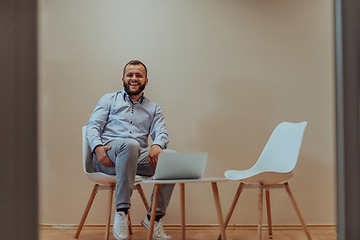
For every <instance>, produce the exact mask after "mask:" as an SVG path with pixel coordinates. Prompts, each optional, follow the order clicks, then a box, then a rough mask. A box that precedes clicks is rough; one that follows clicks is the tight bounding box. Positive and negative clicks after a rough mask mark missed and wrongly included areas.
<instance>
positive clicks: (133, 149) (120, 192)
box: [93, 138, 175, 216]
mask: <svg viewBox="0 0 360 240" xmlns="http://www.w3.org/2000/svg"><path fill="white" fill-rule="evenodd" d="M106 145H107V146H111V149H110V150H108V151H107V154H108V156H109V158H110V160H111V161H113V162H114V163H115V167H105V166H104V165H102V164H101V163H99V162H98V160H97V157H96V154H94V155H93V165H94V168H95V171H97V172H103V173H106V174H109V175H116V189H115V202H116V208H130V205H131V204H130V198H131V195H132V192H133V189H134V181H135V175H141V176H152V175H153V174H154V173H155V167H154V166H153V165H151V164H150V163H149V160H148V156H149V150H148V149H144V148H140V144H139V143H138V142H137V141H136V140H134V139H129V138H127V139H116V140H112V141H110V142H108V143H107V144H106ZM164 151H166V150H164ZM174 186H175V184H161V186H160V192H159V198H158V205H157V208H156V215H158V216H164V215H165V212H166V208H167V207H168V205H169V202H170V198H171V194H172V192H173V189H174ZM153 196H154V190H153V193H152V195H151V205H150V206H152V201H153ZM150 214H151V212H150V210H149V211H148V215H149V216H150Z"/></svg>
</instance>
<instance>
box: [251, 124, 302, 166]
mask: <svg viewBox="0 0 360 240" xmlns="http://www.w3.org/2000/svg"><path fill="white" fill-rule="evenodd" d="M306 125H307V122H301V123H289V122H283V123H280V124H279V125H278V126H277V127H276V128H275V130H274V131H273V133H272V134H271V136H270V138H269V140H268V142H267V144H266V146H265V148H264V150H263V151H262V153H261V155H260V157H259V159H258V160H257V162H256V163H255V164H254V166H252V167H251V169H252V170H255V171H259V172H265V171H269V172H280V173H288V172H291V171H292V170H293V169H294V168H295V165H296V162H297V160H298V157H299V152H300V147H301V142H302V139H303V135H304V131H305V127H306Z"/></svg>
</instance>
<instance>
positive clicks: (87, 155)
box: [82, 126, 95, 174]
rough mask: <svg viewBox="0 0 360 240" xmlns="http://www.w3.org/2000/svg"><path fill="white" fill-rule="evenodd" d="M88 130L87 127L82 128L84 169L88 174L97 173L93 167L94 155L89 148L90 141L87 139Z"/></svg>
mask: <svg viewBox="0 0 360 240" xmlns="http://www.w3.org/2000/svg"><path fill="white" fill-rule="evenodd" d="M86 128H87V126H83V127H82V155H83V167H84V172H85V173H86V174H88V173H93V172H95V170H94V167H93V165H92V157H93V153H92V152H91V149H90V147H89V144H88V141H87V139H86Z"/></svg>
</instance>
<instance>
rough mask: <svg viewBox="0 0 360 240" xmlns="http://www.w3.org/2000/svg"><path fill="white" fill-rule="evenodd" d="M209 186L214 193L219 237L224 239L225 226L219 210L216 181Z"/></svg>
mask: <svg viewBox="0 0 360 240" xmlns="http://www.w3.org/2000/svg"><path fill="white" fill-rule="evenodd" d="M211 186H212V190H213V194H214V201H215V207H216V213H217V218H218V222H219V227H220V234H221V239H223V240H226V234H225V226H224V221H223V216H222V212H221V204H220V198H219V191H218V187H217V184H216V182H212V183H211Z"/></svg>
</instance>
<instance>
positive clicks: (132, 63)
mask: <svg viewBox="0 0 360 240" xmlns="http://www.w3.org/2000/svg"><path fill="white" fill-rule="evenodd" d="M128 65H143V66H144V68H145V74H146V76H145V77H147V68H146V66H145V64H144V63H143V62H141V61H139V60H131V61H129V62H128V63H127V64H126V65H125V67H124V70H123V77H124V74H125V68H126V67H127V66H128Z"/></svg>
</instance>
